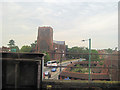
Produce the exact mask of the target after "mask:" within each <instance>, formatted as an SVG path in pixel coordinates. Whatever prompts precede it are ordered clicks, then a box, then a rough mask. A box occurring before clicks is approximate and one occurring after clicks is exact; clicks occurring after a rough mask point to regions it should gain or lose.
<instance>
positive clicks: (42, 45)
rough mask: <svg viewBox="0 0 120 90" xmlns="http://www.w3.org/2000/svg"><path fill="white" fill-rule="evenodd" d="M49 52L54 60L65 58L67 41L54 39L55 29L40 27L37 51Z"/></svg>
mask: <svg viewBox="0 0 120 90" xmlns="http://www.w3.org/2000/svg"><path fill="white" fill-rule="evenodd" d="M43 51H46V52H49V55H50V57H51V59H52V60H58V59H60V58H62V59H65V54H61V53H65V52H66V45H65V41H55V40H53V29H52V28H51V27H38V37H37V45H36V52H43Z"/></svg>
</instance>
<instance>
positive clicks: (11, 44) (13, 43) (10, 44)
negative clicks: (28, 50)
mask: <svg viewBox="0 0 120 90" xmlns="http://www.w3.org/2000/svg"><path fill="white" fill-rule="evenodd" d="M8 46H9V47H10V48H11V47H14V46H15V41H14V40H12V39H11V40H10V41H9V44H8Z"/></svg>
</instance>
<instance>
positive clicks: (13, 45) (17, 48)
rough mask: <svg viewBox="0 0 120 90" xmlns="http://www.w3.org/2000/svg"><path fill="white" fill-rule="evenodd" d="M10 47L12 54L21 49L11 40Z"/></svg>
mask: <svg viewBox="0 0 120 90" xmlns="http://www.w3.org/2000/svg"><path fill="white" fill-rule="evenodd" d="M8 46H9V47H10V49H11V52H12V50H15V52H19V47H18V46H16V45H15V41H14V40H12V39H11V40H10V41H9V44H8Z"/></svg>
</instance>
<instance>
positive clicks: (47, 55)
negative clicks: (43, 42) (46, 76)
mask: <svg viewBox="0 0 120 90" xmlns="http://www.w3.org/2000/svg"><path fill="white" fill-rule="evenodd" d="M43 53H45V54H46V55H45V57H44V63H46V62H47V61H50V55H49V54H48V53H47V52H45V51H43Z"/></svg>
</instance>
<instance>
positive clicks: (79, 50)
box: [67, 46, 88, 59]
mask: <svg viewBox="0 0 120 90" xmlns="http://www.w3.org/2000/svg"><path fill="white" fill-rule="evenodd" d="M67 52H69V53H71V54H70V55H67V58H69V59H72V58H86V59H88V55H84V54H83V55H78V54H77V53H88V49H87V48H84V47H77V46H76V47H72V48H68V50H67Z"/></svg>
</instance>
